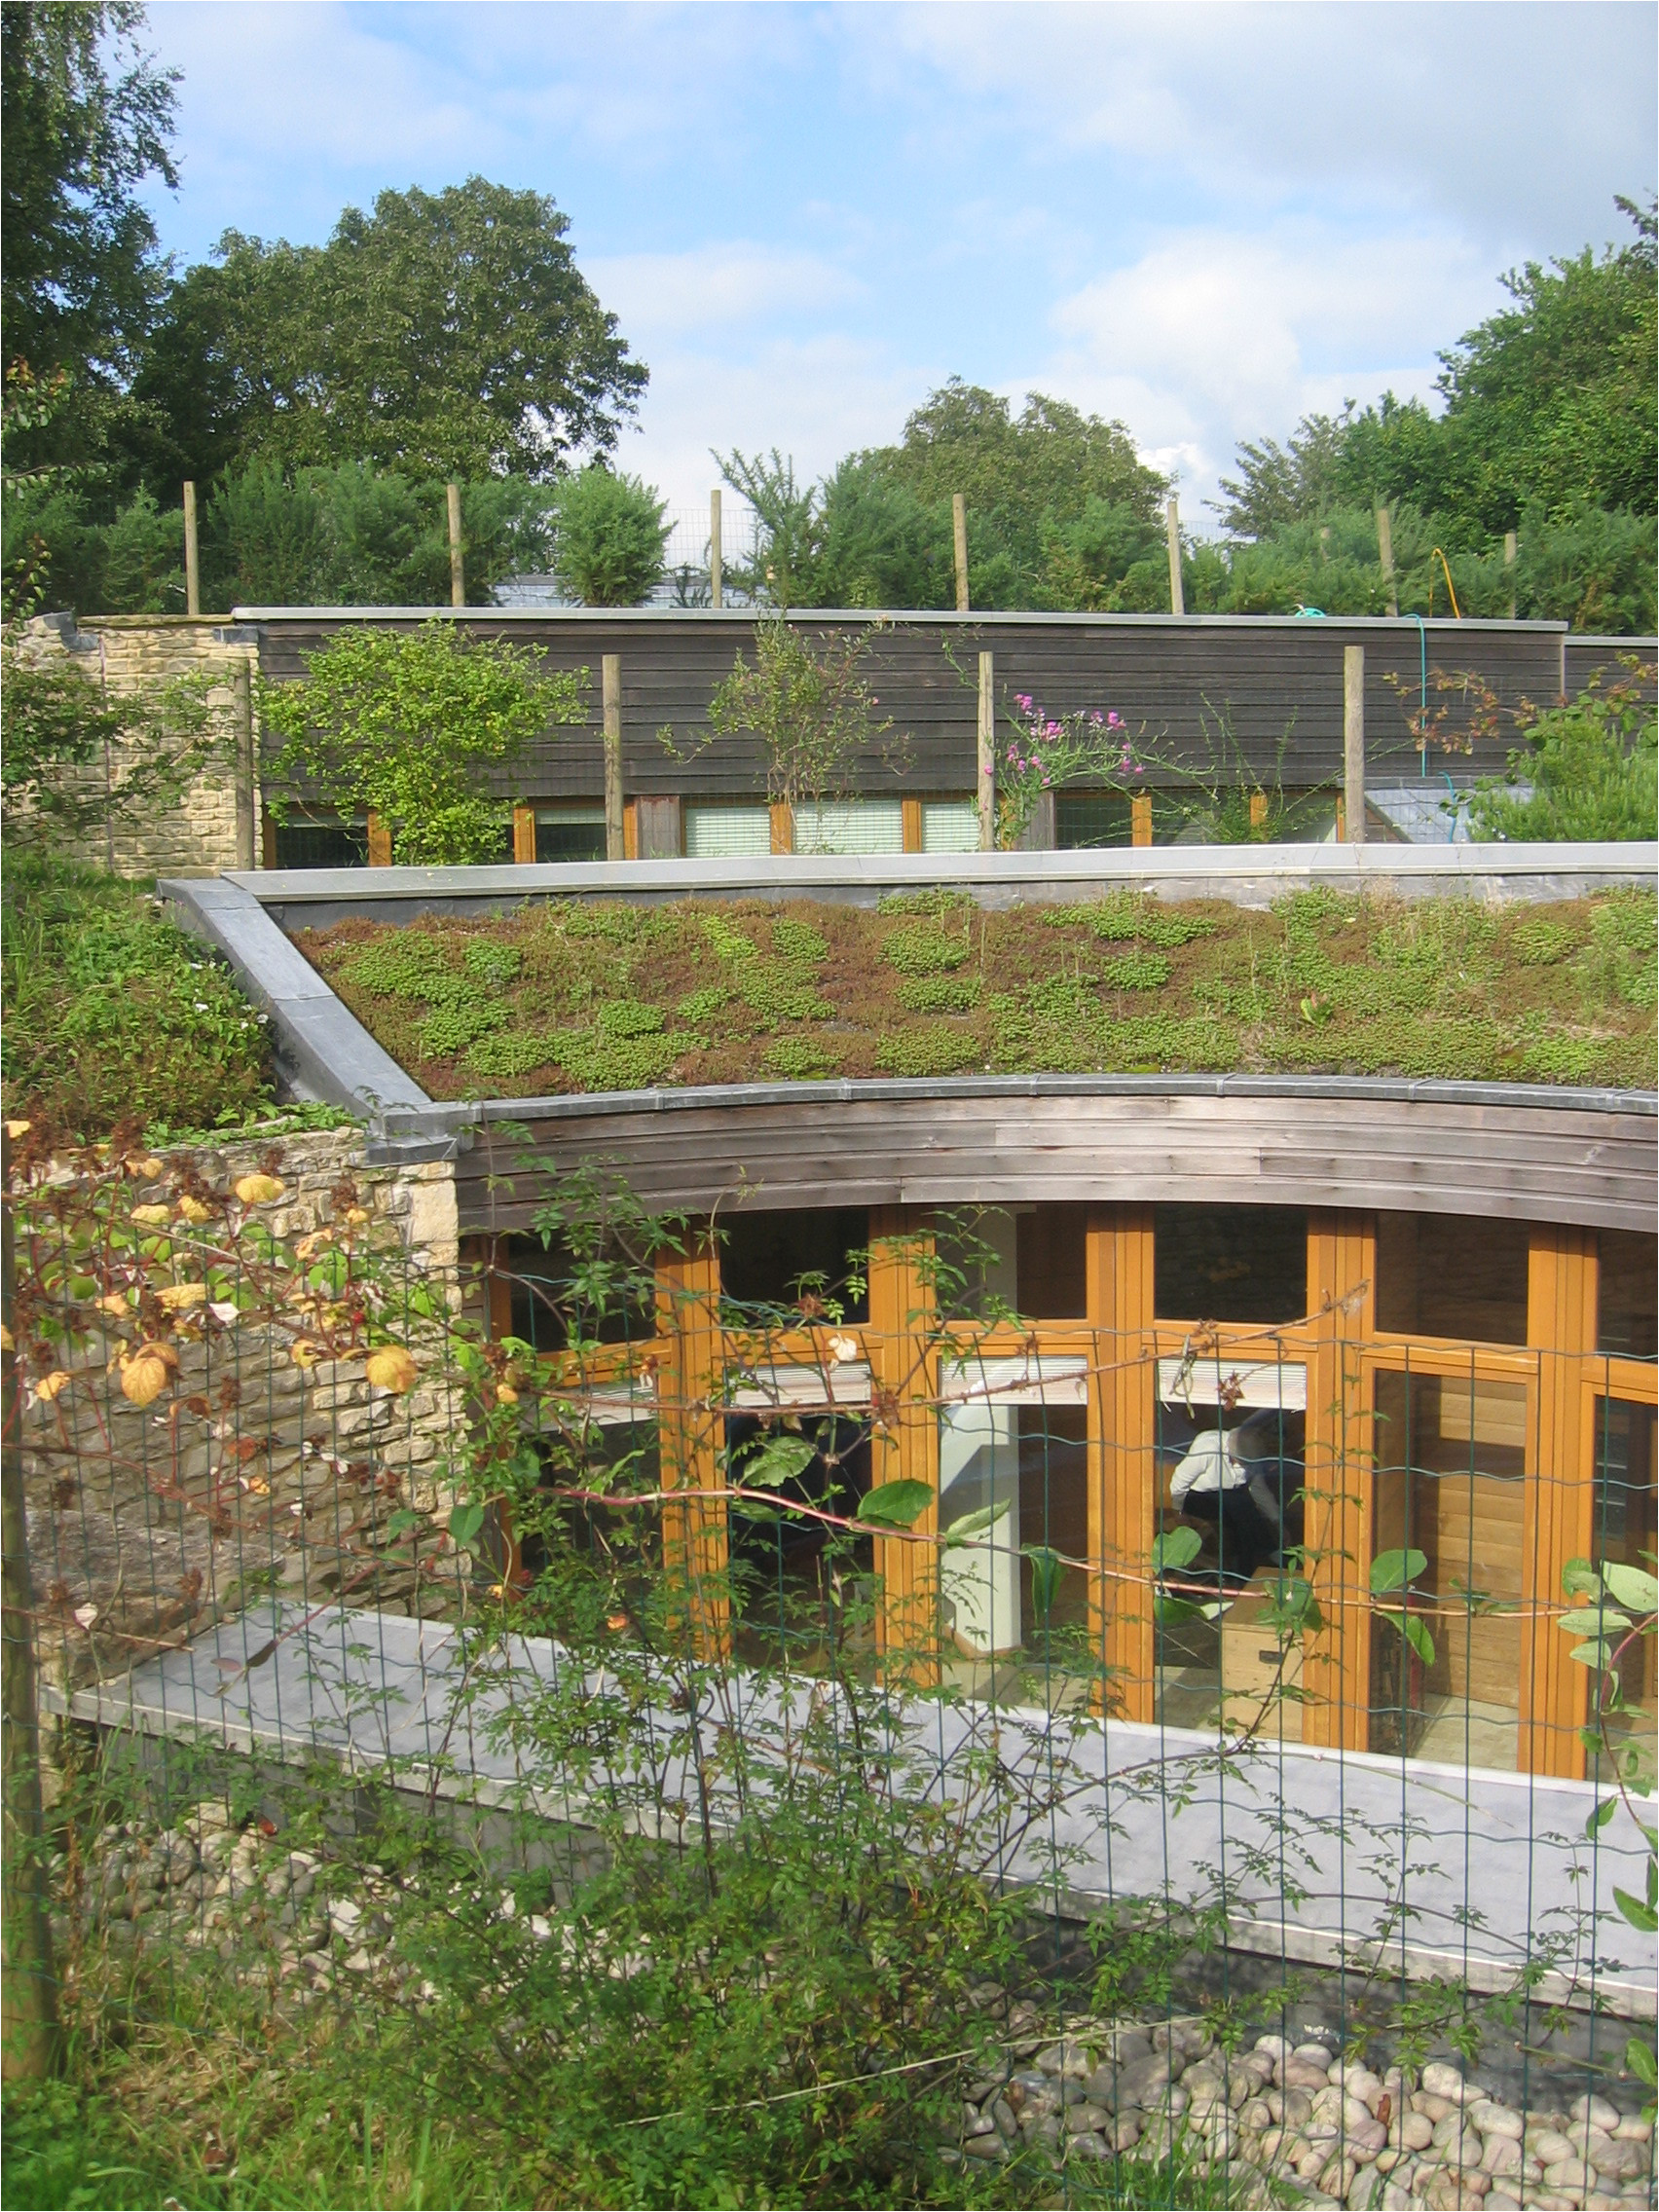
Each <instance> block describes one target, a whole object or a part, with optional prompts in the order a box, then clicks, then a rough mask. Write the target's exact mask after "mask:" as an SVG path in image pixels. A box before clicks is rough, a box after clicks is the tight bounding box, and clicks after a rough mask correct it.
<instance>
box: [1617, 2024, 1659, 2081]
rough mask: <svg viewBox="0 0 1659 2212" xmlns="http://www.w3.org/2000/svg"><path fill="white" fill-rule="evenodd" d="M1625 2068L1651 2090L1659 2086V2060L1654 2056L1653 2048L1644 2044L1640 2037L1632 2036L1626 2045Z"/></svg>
mask: <svg viewBox="0 0 1659 2212" xmlns="http://www.w3.org/2000/svg"><path fill="white" fill-rule="evenodd" d="M1625 2068H1626V2071H1627V2072H1628V2073H1631V2074H1634V2075H1635V2076H1636V2078H1637V2080H1638V2081H1639V2082H1645V2083H1647V2086H1648V2087H1649V2088H1650V2089H1651V2088H1653V2087H1654V2086H1655V2084H1659V2059H1656V2058H1655V2056H1654V2051H1653V2046H1652V2045H1651V2044H1650V2043H1643V2042H1642V2040H1641V2037H1640V2036H1632V2037H1631V2039H1630V2041H1629V2042H1628V2043H1627V2044H1626V2045H1625Z"/></svg>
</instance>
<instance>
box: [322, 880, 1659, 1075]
mask: <svg viewBox="0 0 1659 2212" xmlns="http://www.w3.org/2000/svg"><path fill="white" fill-rule="evenodd" d="M604 913H605V914H606V915H608V919H606V920H605V921H604V925H603V927H598V926H596V927H592V928H589V927H588V922H589V921H590V920H591V918H592V917H589V916H585V915H584V910H583V909H581V908H579V907H575V906H571V905H570V904H563V905H557V904H556V905H549V906H546V907H541V908H528V909H523V910H521V911H519V912H518V913H515V914H512V915H502V916H499V917H496V918H493V919H491V920H488V921H474V920H464V921H462V920H452V919H447V918H442V917H436V916H433V917H428V918H427V919H425V920H424V921H423V922H422V923H420V924H418V925H416V926H414V927H412V928H409V929H405V930H388V929H384V928H376V927H375V926H374V925H372V924H368V923H365V922H360V921H353V922H347V923H342V924H341V925H339V927H338V928H337V929H335V930H332V931H330V932H328V933H327V934H326V935H325V936H320V937H314V938H306V939H304V940H302V941H303V942H304V943H305V945H306V947H307V950H308V951H309V953H310V955H311V957H312V958H313V959H314V960H315V961H316V963H317V965H318V967H319V968H320V969H321V970H322V972H323V973H324V975H325V976H327V977H328V978H329V980H330V981H332V982H334V983H335V984H336V985H337V987H338V988H339V989H340V991H341V992H342V995H343V996H344V997H345V998H346V1000H347V1002H348V1004H350V1006H351V1007H352V1009H353V1011H355V1012H356V1013H357V1014H360V1015H361V1017H362V1018H363V1020H364V1021H366V1022H367V1023H368V1024H369V1026H370V1027H371V1028H372V1029H373V1030H374V1032H375V1034H376V1035H377V1036H379V1037H380V1038H381V1040H382V1042H383V1043H384V1044H385V1045H386V1047H387V1051H391V1052H393V1053H394V1054H396V1055H397V1056H398V1057H399V1058H401V1059H402V1060H403V1061H404V1063H405V1064H406V1065H408V1066H411V1067H412V1068H414V1069H415V1070H416V1071H417V1072H418V1073H419V1075H420V1077H421V1080H422V1081H423V1083H424V1084H425V1085H426V1087H427V1088H429V1089H431V1090H432V1091H433V1092H434V1093H435V1094H437V1095H443V1096H454V1095H458V1094H470V1093H476V1092H477V1091H478V1090H479V1089H480V1088H485V1089H489V1088H492V1087H495V1088H499V1089H501V1090H502V1091H505V1092H509V1093H511V1092H515V1091H522V1090H524V1089H527V1088H532V1087H533V1086H534V1087H535V1088H540V1089H553V1090H566V1091H572V1090H581V1089H615V1088H633V1087H636V1086H644V1085H650V1084H659V1083H680V1084H708V1083H726V1082H744V1081H752V1080H754V1079H756V1077H758V1076H761V1075H783V1076H789V1075H791V1074H793V1073H794V1071H797V1070H798V1071H799V1074H800V1077H801V1078H802V1079H803V1080H804V1079H805V1078H806V1077H808V1076H815V1075H822V1074H826V1073H830V1072H836V1071H838V1072H839V1073H841V1074H843V1075H847V1076H855V1077H856V1076H871V1075H877V1074H886V1075H916V1076H933V1075H940V1074H952V1073H957V1072H961V1071H962V1070H965V1069H970V1068H984V1067H992V1068H995V1069H997V1070H999V1071H1008V1072H1010V1073H1022V1072H1027V1071H1030V1072H1052V1073H1056V1074H1057V1073H1078V1074H1088V1073H1092V1072H1095V1071H1102V1072H1110V1071H1114V1070H1125V1071H1130V1070H1132V1071H1143V1070H1144V1071H1149V1072H1155V1071H1161V1070H1169V1071H1172V1072H1174V1071H1186V1070H1191V1071H1193V1072H1207V1071H1211V1070H1218V1069H1240V1070H1250V1069H1264V1070H1271V1069H1284V1070H1287V1071H1290V1070H1295V1071H1307V1072H1313V1071H1323V1070H1329V1071H1331V1072H1333V1073H1343V1072H1347V1073H1354V1074H1377V1075H1386V1074H1400V1075H1414V1076H1425V1077H1434V1076H1445V1077H1462V1078H1478V1079H1486V1080H1495V1081H1514V1082H1556V1083H1595V1084H1609V1085H1622V1086H1642V1087H1646V1086H1648V1085H1651V1083H1652V1081H1653V1049H1654V1043H1653V1040H1654V1002H1655V999H1656V998H1659V962H1656V959H1655V952H1654V917H1655V902H1654V900H1653V898H1652V897H1651V896H1643V895H1636V896H1621V897H1619V898H1609V897H1603V898H1600V899H1595V900H1588V901H1580V902H1572V903H1563V904H1560V905H1552V906H1549V907H1515V906H1504V905H1500V904H1496V903H1483V902H1478V901H1474V900H1461V899H1432V900H1422V901H1419V902H1417V903H1404V902H1402V901H1398V900H1394V901H1381V900H1379V901H1373V902H1369V903H1367V902H1364V901H1362V900H1360V899H1358V898H1356V897H1354V896H1353V895H1351V894H1347V895H1339V894H1332V893H1319V894H1311V895H1309V894H1304V895H1302V896H1299V897H1298V898H1295V899H1291V900H1287V901H1286V902H1284V903H1282V904H1281V905H1279V906H1278V907H1276V908H1274V909H1273V910H1272V911H1271V912H1263V911H1259V910H1250V909H1242V908H1236V907H1230V906H1226V905H1224V904H1221V903H1216V902H1208V903H1204V904H1203V905H1201V906H1171V907H1164V906H1161V905H1160V904H1159V903H1157V902H1156V901H1152V900H1147V899H1143V898H1140V897H1131V896H1127V895H1120V896H1119V897H1117V898H1115V899H1111V900H1101V901H1097V902H1094V903H1090V904H1085V905H1078V906H1075V907H1069V908H1068V907H1060V908H1055V907H1050V906H1023V907H1021V906H1014V907H1010V908H1007V909H999V910H994V911H993V910H985V911H981V910H980V909H978V908H977V907H970V906H969V905H967V904H966V903H964V902H963V901H962V900H961V899H960V898H959V897H956V896H945V897H937V896H927V897H924V898H916V897H907V898H906V899H905V900H904V901H903V903H891V902H889V903H884V904H883V906H882V907H881V908H880V909H879V910H877V911H876V912H873V913H872V912H871V911H870V910H869V909H867V908H861V907H856V906H851V905H835V904H830V903H822V902H816V901H815V902H810V903H809V902H805V901H802V902H799V903H793V904H778V903H770V904H769V903H766V902H764V901H762V900H758V899H756V900H739V901H733V902H731V903H727V904H724V905H721V906H719V907H715V908H711V907H710V906H709V905H707V904H703V903H685V904H683V905H680V906H666V907H657V908H651V909H648V910H641V911H640V912H638V913H636V914H634V915H633V917H632V918H629V916H628V914H627V913H626V912H625V911H624V912H623V913H618V912H617V911H616V910H615V909H609V908H607V909H604ZM481 944H482V945H487V946H494V947H496V948H498V950H499V951H500V952H502V953H504V954H507V955H509V956H516V957H517V960H518V967H517V970H516V975H514V976H513V979H510V980H509V979H506V978H508V977H509V972H510V971H511V969H512V960H511V958H510V957H509V958H502V959H498V960H484V959H482V958H481V956H480V955H479V954H477V952H476V951H475V949H474V948H476V947H478V946H479V945H481ZM1541 950H1547V951H1548V952H1550V954H1551V957H1550V958H1547V959H1544V958H1540V957H1538V954H1539V952H1540V951H1541ZM487 976H488V977H491V978H500V979H499V980H488V981H487ZM480 1010H483V1011H480ZM482 1022H490V1023H492V1024H493V1026H491V1027H489V1028H488V1029H484V1030H481V1031H475V1033H474V1034H473V1035H472V1036H471V1039H470V1041H469V1042H467V1043H465V1044H464V1045H463V1046H459V1045H458V1040H460V1039H461V1035H462V1032H463V1030H465V1029H467V1028H468V1027H469V1026H472V1025H474V1024H478V1023H482ZM809 1024H810V1025H813V1026H814V1028H815V1030H816V1032H817V1033H816V1034H812V1035H808V1034H806V1030H807V1025H809ZM439 1046H443V1047H444V1048H445V1051H444V1052H443V1053H442V1054H441V1055H439V1054H438V1052H437V1048H438V1047H439Z"/></svg>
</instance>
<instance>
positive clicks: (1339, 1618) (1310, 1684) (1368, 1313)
mask: <svg viewBox="0 0 1659 2212" xmlns="http://www.w3.org/2000/svg"><path fill="white" fill-rule="evenodd" d="M1308 1312H1309V1324H1308V1328H1309V1336H1310V1337H1311V1339H1312V1347H1313V1348H1312V1352H1311V1355H1310V1357H1309V1362H1308V1432H1307V1447H1306V1454H1305V1458H1306V1468H1307V1472H1306V1475H1305V1478H1304V1505H1303V1515H1304V1541H1305V1544H1306V1552H1307V1567H1306V1570H1305V1571H1306V1572H1307V1575H1308V1578H1309V1581H1310V1582H1311V1583H1312V1585H1313V1590H1314V1594H1315V1596H1316V1597H1317V1599H1318V1602H1319V1610H1320V1613H1321V1614H1322V1615H1323V1620H1324V1625H1323V1627H1322V1628H1320V1629H1319V1630H1317V1631H1316V1632H1315V1633H1314V1634H1313V1635H1311V1636H1309V1638H1308V1639H1307V1641H1306V1646H1305V1649H1304V1655H1303V1681H1304V1683H1305V1685H1306V1687H1307V1689H1308V1692H1309V1698H1310V1700H1311V1702H1310V1703H1309V1704H1307V1705H1305V1706H1304V1707H1303V1709H1302V1736H1303V1741H1304V1743H1308V1744H1323V1745H1326V1746H1328V1747H1330V1748H1332V1749H1339V1748H1340V1749H1342V1750H1345V1751H1364V1750H1365V1748H1366V1745H1367V1743H1368V1741H1369V1738H1370V1705H1371V1607H1370V1603H1369V1598H1368V1590H1369V1581H1370V1574H1371V1520H1372V1480H1371V1473H1372V1464H1373V1443H1372V1424H1371V1419H1370V1416H1369V1412H1368V1409H1367V1406H1366V1403H1365V1400H1364V1397H1363V1395H1362V1380H1361V1347H1362V1346H1364V1345H1365V1344H1366V1342H1367V1341H1368V1340H1369V1339H1370V1338H1371V1336H1372V1335H1373V1334H1374V1333H1375V1330H1376V1325H1377V1324H1376V1315H1377V1223H1376V1220H1375V1218H1374V1216H1372V1215H1370V1214H1361V1213H1336V1212H1330V1213H1322V1212H1321V1213H1310V1214H1309V1217H1308Z"/></svg>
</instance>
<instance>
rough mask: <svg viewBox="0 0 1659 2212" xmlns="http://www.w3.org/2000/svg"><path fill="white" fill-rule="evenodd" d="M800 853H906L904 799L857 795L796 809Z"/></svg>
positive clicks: (797, 845)
mask: <svg viewBox="0 0 1659 2212" xmlns="http://www.w3.org/2000/svg"><path fill="white" fill-rule="evenodd" d="M794 849H795V851H796V852H797V853H902V852H903V850H904V802H903V799H897V798H854V799H845V800H839V801H836V802H833V803H830V804H826V805H823V806H814V805H810V804H808V805H803V806H797V807H796V808H795V810H794Z"/></svg>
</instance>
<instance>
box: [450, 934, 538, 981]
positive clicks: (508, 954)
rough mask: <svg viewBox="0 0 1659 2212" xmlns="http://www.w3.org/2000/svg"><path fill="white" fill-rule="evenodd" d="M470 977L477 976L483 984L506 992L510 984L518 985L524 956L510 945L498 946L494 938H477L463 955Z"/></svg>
mask: <svg viewBox="0 0 1659 2212" xmlns="http://www.w3.org/2000/svg"><path fill="white" fill-rule="evenodd" d="M462 957H463V959H464V960H465V963H466V972H467V974H468V975H469V976H476V977H478V980H479V981H480V982H481V983H489V984H492V985H493V986H494V987H495V988H496V989H497V990H498V991H504V990H505V989H506V987H507V985H508V984H509V983H516V982H517V981H518V977H519V971H520V969H521V968H522V967H523V966H524V956H523V955H522V953H520V952H519V951H518V950H517V949H516V948H515V947H514V946H512V945H510V944H497V943H496V942H495V940H494V939H492V938H487V937H475V938H474V939H473V940H472V941H471V943H470V944H469V945H468V946H467V948H466V951H465V953H464V954H463V955H462Z"/></svg>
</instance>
